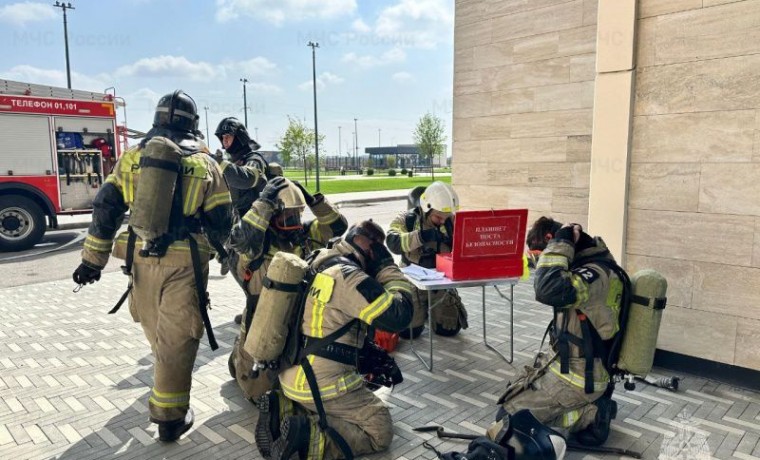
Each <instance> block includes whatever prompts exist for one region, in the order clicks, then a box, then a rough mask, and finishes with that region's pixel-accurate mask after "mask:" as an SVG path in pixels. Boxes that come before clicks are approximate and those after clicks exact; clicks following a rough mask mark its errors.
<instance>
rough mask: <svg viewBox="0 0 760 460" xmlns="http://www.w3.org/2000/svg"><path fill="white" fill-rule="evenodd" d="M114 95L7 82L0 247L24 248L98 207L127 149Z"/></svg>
mask: <svg viewBox="0 0 760 460" xmlns="http://www.w3.org/2000/svg"><path fill="white" fill-rule="evenodd" d="M123 105H124V104H123V101H122V102H118V103H117V101H116V98H114V96H113V94H107V93H92V92H88V91H78V90H71V89H66V88H57V87H52V86H43V85H34V84H29V83H21V82H15V81H9V80H1V79H0V251H20V250H24V249H27V248H30V247H32V246H34V245H35V244H36V243H38V242H39V241H40V239H42V235H43V234H44V233H45V229H46V228H57V227H58V218H57V217H58V216H59V215H73V214H84V213H89V212H92V200H93V198H95V194H96V193H97V192H98V190H100V187H101V186H102V184H103V181H104V180H105V178H106V176H108V174H110V172H111V169H112V168H113V165H114V163H115V162H116V158H118V156H119V155H120V154H121V146H120V145H119V133H120V132H122V131H124V129H125V128H121V127H119V126H117V124H116V109H117V107H121V106H123Z"/></svg>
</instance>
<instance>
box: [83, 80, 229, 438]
mask: <svg viewBox="0 0 760 460" xmlns="http://www.w3.org/2000/svg"><path fill="white" fill-rule="evenodd" d="M197 123H198V116H197V114H196V107H195V102H194V101H193V100H192V99H191V98H190V96H188V95H187V94H185V93H183V92H182V91H175V92H174V93H172V94H168V95H166V96H164V97H162V98H161V99H160V100H159V102H158V107H157V108H156V115H155V121H154V124H153V129H151V130H150V131H149V132H148V134H147V136H146V138H145V139H144V140H143V141H142V142H141V143H140V144H139V145H138V146H137V147H135V148H133V149H130V150H128V151H127V152H125V153H124V154H123V155H122V156H121V158H119V160H118V161H117V163H116V165H115V167H114V170H113V173H112V174H110V175H109V176H108V178H107V179H106V180H105V182H104V184H103V187H102V188H101V189H100V191H99V192H98V194H97V196H96V197H95V200H94V203H93V208H94V210H93V214H92V223H91V224H90V227H89V230H88V234H87V237H86V238H85V242H84V249H83V250H82V265H80V267H79V268H77V270H76V271H75V273H74V281H76V282H78V283H81V282H83V281H84V282H86V281H92V280H95V281H96V280H97V279H98V277H99V273H100V271H101V270H102V269H103V268H104V267H105V266H106V263H107V262H108V258H109V253H111V252H112V251H113V252H112V253H113V256H114V257H117V258H119V259H125V260H126V265H125V267H124V269H125V272H126V273H127V274H129V275H130V290H128V292H129V310H130V313H131V314H132V317H133V319H134V320H135V321H136V322H139V323H140V324H141V325H142V328H143V331H144V333H145V337H146V338H147V339H148V342H149V343H150V346H151V350H152V352H153V356H154V357H155V364H154V374H153V388H152V391H151V395H150V398H149V400H148V402H149V407H150V420H151V421H152V422H154V423H157V424H158V433H159V439H160V440H162V441H174V440H176V439H178V438H179V436H181V435H182V434H183V433H184V432H186V431H187V430H188V429H189V428H190V426H191V425H192V423H193V412H192V409H190V386H191V383H192V371H193V363H194V361H195V357H196V354H197V352H198V346H199V342H200V339H201V337H202V336H203V331H204V319H207V318H208V317H207V316H206V307H207V297H206V291H205V290H206V283H207V281H208V261H209V258H210V255H211V254H212V253H213V251H212V249H211V245H210V243H209V240H211V239H214V240H215V241H216V242H221V241H224V240H225V239H226V238H227V237H228V235H229V231H230V227H231V223H230V220H229V215H230V202H231V200H230V194H229V191H228V189H227V186H226V185H225V183H224V179H223V178H222V175H221V172H220V171H219V168H218V167H217V165H216V164H215V163H214V162H213V160H212V159H211V157H210V156H209V154H208V149H207V148H206V146H205V144H204V143H203V142H202V141H201V137H200V132H199V131H198V129H197ZM151 139H156V140H159V139H163V142H169V141H171V142H173V143H174V144H176V145H177V146H178V147H179V148H181V150H182V156H181V171H180V175H179V178H180V179H179V180H178V181H177V183H178V184H181V187H178V188H177V189H175V192H176V194H175V196H174V197H172V198H167V199H172V200H174V202H175V203H176V206H173V207H172V211H171V212H172V215H176V216H178V217H179V218H178V219H173V220H172V221H171V224H170V227H169V231H168V232H167V234H166V235H165V237H164V238H162V241H163V242H164V243H165V244H166V247H165V248H164V249H165V251H163V254H162V255H154V254H150V255H147V254H146V253H143V255H141V248H142V246H143V244H142V241H140V238H139V237H137V235H136V234H135V233H134V232H133V231H131V229H130V230H129V231H126V232H123V233H121V234H120V235H118V236H116V233H117V231H118V229H119V227H120V226H121V224H122V220H123V218H124V213H125V212H127V211H128V210H131V209H132V207H133V205H134V198H135V195H136V191H137V190H138V189H139V187H140V186H141V185H142V184H141V183H140V179H141V177H140V176H141V174H140V170H141V169H142V168H147V167H149V166H150V164H149V162H145V161H141V156H142V155H141V153H142V152H143V150H144V149H145V148H146V145H147V144H148V143H149V141H150V140H151ZM175 213H176V214H175ZM114 239H115V242H114ZM114 243H115V244H114ZM93 274H97V275H98V276H93ZM120 304H121V303H119V304H117V307H118V306H120ZM117 307H115V308H114V310H112V311H115V310H116V308H117ZM207 330H210V329H207ZM209 341H210V342H212V344H213V341H212V337H211V336H210V337H209ZM213 346H214V345H212V347H213Z"/></svg>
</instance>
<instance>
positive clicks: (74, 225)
mask: <svg viewBox="0 0 760 460" xmlns="http://www.w3.org/2000/svg"><path fill="white" fill-rule="evenodd" d="M402 200H404V201H406V195H399V196H381V197H377V198H357V199H355V200H341V201H336V202H335V203H334V204H335V205H336V206H338V207H340V206H343V205H346V204H366V203H382V202H386V201H402ZM89 226H90V222H89V221H88V222H72V223H70V224H60V225H59V226H58V228H56V229H55V231H58V230H79V229H82V228H87V227H89Z"/></svg>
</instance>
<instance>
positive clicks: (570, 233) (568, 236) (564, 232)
mask: <svg viewBox="0 0 760 460" xmlns="http://www.w3.org/2000/svg"><path fill="white" fill-rule="evenodd" d="M574 233H575V232H574V230H573V227H572V226H567V227H562V228H560V229H559V230H557V232H556V233H555V234H554V238H556V239H558V240H565V241H568V242H569V243H570V244H575V234H574Z"/></svg>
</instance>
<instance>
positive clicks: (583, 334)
mask: <svg viewBox="0 0 760 460" xmlns="http://www.w3.org/2000/svg"><path fill="white" fill-rule="evenodd" d="M547 241H548V245H547V244H546V242H547ZM528 245H529V247H530V249H538V248H541V247H543V246H544V245H545V247H546V249H545V250H544V251H543V253H542V255H541V257H540V259H539V260H538V264H537V266H536V272H535V291H536V300H538V301H539V302H541V303H544V304H546V305H549V306H551V307H553V311H554V320H553V322H552V324H551V325H550V328H549V329H548V331H547V332H548V333H549V334H550V339H551V345H552V349H551V350H550V351H549V352H546V353H540V352H539V354H538V356H537V357H536V361H535V363H534V366H526V367H525V371H524V372H523V373H522V374H521V375H520V377H519V378H518V379H517V380H516V381H514V382H510V384H509V385H508V386H507V390H506V392H505V394H504V395H503V396H502V397H501V399H500V400H499V404H501V405H502V407H501V408H500V409H499V411H498V413H497V414H496V420H497V421H496V423H494V424H493V425H491V427H490V428H489V429H488V436H489V438H491V439H494V438H495V436H496V434H497V433H498V432H499V431H500V429H501V426H502V425H503V422H502V421H501V420H502V418H504V417H505V416H507V415H509V414H514V413H515V412H517V411H519V410H521V409H529V410H530V411H531V412H532V413H533V414H534V415H535V416H536V418H537V419H538V420H539V421H540V422H541V423H544V424H546V425H549V426H553V427H556V428H559V429H562V430H564V432H565V433H569V434H570V435H571V439H572V438H573V437H574V438H575V440H576V441H577V442H578V443H580V444H583V445H594V446H597V445H600V444H602V443H604V442H605V441H606V440H607V437H608V435H609V430H610V421H611V420H612V419H613V418H615V415H616V413H617V404H616V403H615V401H613V400H612V392H613V390H614V385H613V384H612V383H611V379H610V375H609V373H608V370H607V356H606V353H607V352H608V350H607V349H606V348H607V344H609V343H611V342H612V340H613V339H614V338H615V337H616V335H617V334H618V332H619V317H618V316H619V313H620V308H621V296H622V292H623V281H621V279H620V278H619V277H618V276H617V274H616V273H615V271H614V270H613V267H616V264H615V260H614V258H613V257H612V255H611V254H610V252H609V250H608V249H607V247H606V245H605V244H604V242H603V241H602V240H601V239H600V238H598V237H597V238H592V237H591V236H589V235H588V234H587V233H585V232H583V230H582V228H581V226H580V225H578V224H569V225H565V226H562V225H561V224H560V223H557V222H555V221H553V220H552V219H549V218H545V217H543V218H541V219H539V220H538V221H536V223H535V224H534V226H533V228H532V229H531V230H530V232H529V239H528Z"/></svg>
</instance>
